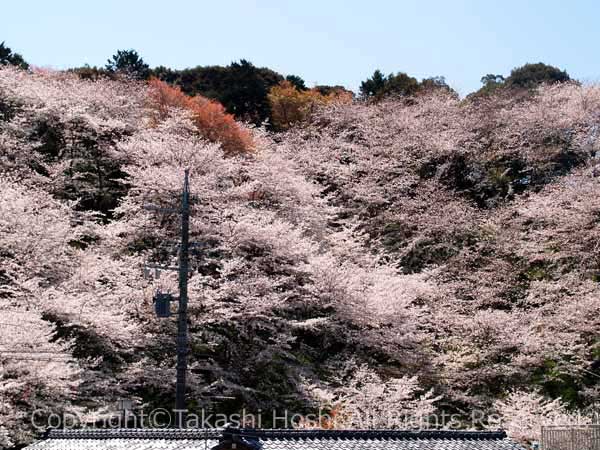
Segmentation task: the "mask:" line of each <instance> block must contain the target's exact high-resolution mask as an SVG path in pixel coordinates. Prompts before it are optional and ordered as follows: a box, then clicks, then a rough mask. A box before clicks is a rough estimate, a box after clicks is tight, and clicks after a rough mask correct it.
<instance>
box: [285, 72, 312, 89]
mask: <svg viewBox="0 0 600 450" xmlns="http://www.w3.org/2000/svg"><path fill="white" fill-rule="evenodd" d="M285 79H286V80H287V81H289V82H290V83H292V84H293V85H294V87H295V88H296V89H298V90H299V91H306V90H307V89H308V88H307V87H306V84H304V80H303V79H302V78H300V77H299V76H298V75H288V76H287V77H285Z"/></svg>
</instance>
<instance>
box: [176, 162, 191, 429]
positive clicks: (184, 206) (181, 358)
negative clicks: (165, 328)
mask: <svg viewBox="0 0 600 450" xmlns="http://www.w3.org/2000/svg"><path fill="white" fill-rule="evenodd" d="M188 175H189V171H188V170H187V169H186V170H185V180H184V182H183V195H182V199H181V247H180V249H179V310H178V318H177V385H176V387H175V409H176V410H177V411H178V414H177V427H178V428H184V427H185V414H184V411H185V409H186V403H185V384H186V375H187V356H188V355H187V352H188V326H187V305H188V263H189V261H188V260H189V231H190V198H189V197H190V190H189V180H188Z"/></svg>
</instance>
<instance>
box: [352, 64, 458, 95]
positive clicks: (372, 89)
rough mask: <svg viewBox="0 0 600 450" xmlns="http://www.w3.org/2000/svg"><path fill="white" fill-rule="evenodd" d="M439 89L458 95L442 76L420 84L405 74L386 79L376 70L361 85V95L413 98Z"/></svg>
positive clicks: (390, 76) (425, 80)
mask: <svg viewBox="0 0 600 450" xmlns="http://www.w3.org/2000/svg"><path fill="white" fill-rule="evenodd" d="M437 89H442V90H446V91H448V92H452V93H454V94H456V92H455V91H454V90H453V89H452V88H451V87H450V86H449V85H448V83H446V79H445V78H444V77H442V76H437V77H431V78H425V79H423V80H422V81H421V82H419V81H418V80H417V79H416V78H414V77H411V76H410V75H407V74H406V73H404V72H398V73H397V74H395V75H394V74H390V75H388V76H387V77H386V76H385V75H383V73H382V72H381V71H380V70H376V71H375V72H373V75H372V76H371V78H368V79H367V80H365V81H363V82H362V83H361V85H360V95H361V97H363V98H366V99H381V98H383V97H387V96H411V95H416V94H418V93H420V92H431V91H432V90H437Z"/></svg>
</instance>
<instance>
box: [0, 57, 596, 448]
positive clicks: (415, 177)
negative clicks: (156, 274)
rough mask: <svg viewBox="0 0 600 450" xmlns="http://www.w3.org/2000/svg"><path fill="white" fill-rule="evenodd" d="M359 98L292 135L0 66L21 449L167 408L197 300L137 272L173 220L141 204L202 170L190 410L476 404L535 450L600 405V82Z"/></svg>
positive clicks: (6, 353)
mask: <svg viewBox="0 0 600 450" xmlns="http://www.w3.org/2000/svg"><path fill="white" fill-rule="evenodd" d="M283 87H284V88H285V89H290V86H289V85H288V86H287V87H286V86H283ZM315 95H316V94H315ZM338 100H339V99H338ZM338 100H331V101H321V100H319V101H318V102H315V103H311V108H310V114H308V112H306V111H304V112H306V114H305V115H304V116H303V117H305V120H304V121H301V122H298V123H297V124H295V125H294V126H291V127H290V128H289V129H288V130H287V131H284V132H278V133H275V132H272V131H267V130H265V129H262V128H250V127H247V126H246V125H244V124H241V123H238V122H235V121H234V119H233V117H232V116H230V115H228V114H227V113H225V111H224V109H223V107H222V106H221V105H219V104H217V103H215V102H212V101H209V100H207V99H205V98H202V97H194V98H192V97H188V96H186V95H185V94H184V93H183V92H181V91H179V90H178V89H175V88H172V87H170V86H168V85H166V84H165V83H162V82H160V81H158V80H153V81H151V82H146V81H126V80H123V79H114V80H111V79H106V78H103V77H99V78H98V79H96V80H94V81H92V80H82V79H81V78H80V77H78V76H77V75H75V74H71V73H63V72H52V71H35V70H34V71H29V72H28V71H24V70H21V69H16V68H8V67H5V68H1V69H0V169H1V175H0V186H1V191H2V195H1V196H0V308H1V311H0V322H2V325H1V329H2V333H1V338H0V339H1V340H2V344H1V349H0V393H1V397H0V430H2V434H1V436H3V437H2V438H1V439H3V441H2V442H1V444H2V445H6V446H8V445H11V443H18V442H25V441H27V440H29V439H31V438H32V434H31V433H32V430H31V427H30V420H29V414H30V413H31V412H32V411H33V410H36V409H39V408H42V409H43V410H45V411H46V412H47V413H49V412H60V411H63V410H67V411H75V412H79V413H81V414H85V415H86V417H88V418H89V420H93V418H94V417H98V416H99V415H102V414H108V413H111V412H114V408H115V403H116V400H117V399H118V398H137V399H139V401H140V402H141V403H144V404H145V405H146V406H147V407H148V408H150V407H157V406H160V407H166V408H170V407H171V406H172V403H173V398H174V389H173V388H174V383H173V381H174V367H175V338H174V337H175V323H174V321H173V320H169V319H167V320H165V319H158V318H157V317H156V316H155V314H154V310H153V305H152V297H153V294H154V291H155V289H156V288H159V287H160V288H161V289H162V290H169V289H171V290H172V291H176V287H177V280H176V278H175V274H174V273H165V272H163V273H162V274H161V276H160V278H158V279H157V278H154V279H145V278H144V277H143V270H142V267H143V265H144V263H145V262H156V263H172V261H173V260H174V258H175V257H176V248H174V247H173V245H172V243H173V241H176V240H177V239H178V218H177V216H176V215H173V216H169V215H161V214H157V213H154V212H150V211H145V210H144V209H143V205H145V204H148V203H151V204H155V205H159V206H164V207H172V206H174V205H176V204H177V202H178V201H179V198H180V190H181V185H182V174H183V169H184V168H189V169H190V171H191V190H192V194H193V195H192V197H193V205H192V209H193V211H192V219H191V222H192V223H191V235H192V236H191V240H193V241H198V242H203V243H204V244H205V248H203V249H202V250H201V251H200V250H199V251H196V252H194V253H193V255H192V262H191V267H192V269H193V272H192V274H191V278H190V310H189V312H190V321H189V326H190V332H191V345H190V351H191V353H190V384H189V398H190V399H193V400H194V401H193V402H190V407H191V409H192V410H193V411H194V410H196V411H197V410H199V409H201V408H203V407H206V406H209V404H210V406H211V407H212V408H213V411H218V412H223V413H230V412H236V411H239V410H241V409H242V408H244V407H245V408H246V410H247V411H256V410H258V409H259V408H260V409H262V410H263V411H267V410H271V409H273V408H275V409H277V410H283V409H286V408H287V409H288V410H290V411H294V412H298V413H310V412H314V408H315V407H316V406H317V405H319V404H327V405H329V407H330V408H331V409H332V410H333V411H336V412H337V413H338V416H339V417H340V420H341V422H342V425H343V426H346V427H364V426H365V423H364V422H360V420H359V419H361V418H362V419H363V420H364V417H365V416H368V417H370V418H371V419H372V421H371V422H369V423H368V424H367V425H368V426H372V427H381V426H389V423H384V422H383V420H384V418H385V414H386V412H389V411H395V412H401V413H403V414H407V415H417V416H420V415H424V414H431V413H434V412H441V411H446V412H451V413H456V414H458V415H459V417H460V418H461V420H463V421H464V426H470V422H469V415H470V412H471V411H473V410H477V411H483V412H484V413H485V414H499V415H501V416H502V417H504V418H505V419H506V420H507V422H505V423H504V424H503V425H504V426H505V427H507V428H508V429H509V431H510V432H511V433H512V434H513V436H515V437H517V438H525V439H531V438H534V437H535V430H532V429H530V428H527V427H522V426H521V425H522V424H523V421H521V422H519V424H516V425H514V426H513V425H512V424H511V422H510V421H511V420H512V419H514V418H515V417H518V418H520V419H523V418H525V419H529V420H530V422H527V423H530V424H535V423H537V421H539V420H541V418H543V417H545V416H547V415H550V414H555V415H559V416H560V417H561V418H565V420H566V418H568V416H569V415H572V414H574V411H575V410H576V409H580V410H582V411H584V413H585V411H586V408H588V407H590V405H592V404H594V402H597V401H598V395H599V386H600V384H599V383H598V381H599V379H600V344H599V342H600V341H599V338H600V300H599V299H600V247H599V245H600V244H599V243H600V176H599V175H600V167H599V166H598V157H599V154H598V151H599V147H598V146H599V142H598V125H599V118H600V88H599V87H597V86H582V85H578V84H576V83H569V82H567V83H562V84H553V85H542V86H540V87H538V88H535V89H528V90H520V91H518V93H515V92H512V91H511V92H508V91H503V90H500V91H499V92H497V93H492V94H490V95H482V96H476V97H473V98H468V99H465V100H461V99H458V98H457V96H455V95H454V94H453V93H452V92H450V91H448V90H445V89H433V90H429V91H425V92H419V93H418V95H414V96H410V97H408V96H404V97H401V98H398V99H393V98H383V99H377V101H349V99H347V98H345V99H344V100H343V101H338ZM215 396H216V397H215ZM215 398H219V400H215ZM479 425H481V424H479ZM398 426H401V425H398ZM490 426H492V427H496V426H497V424H490Z"/></svg>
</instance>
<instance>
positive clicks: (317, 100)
mask: <svg viewBox="0 0 600 450" xmlns="http://www.w3.org/2000/svg"><path fill="white" fill-rule="evenodd" d="M268 98H269V104H270V105H271V117H272V121H273V125H274V126H275V127H276V128H277V129H280V130H286V129H288V128H290V127H291V126H292V125H293V124H294V123H297V122H304V121H306V120H308V119H309V118H310V116H311V115H312V113H313V111H314V110H315V109H316V108H317V107H318V106H322V105H328V104H333V103H350V102H351V101H352V94H351V93H350V92H348V91H342V90H337V91H332V92H331V93H330V94H327V95H323V94H322V93H321V92H319V90H317V89H316V88H313V89H308V90H305V91H301V90H298V89H297V88H296V86H294V85H293V84H292V83H290V82H289V81H287V80H284V81H282V82H281V83H279V84H278V85H276V86H273V87H272V88H271V90H270V91H269V95H268Z"/></svg>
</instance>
